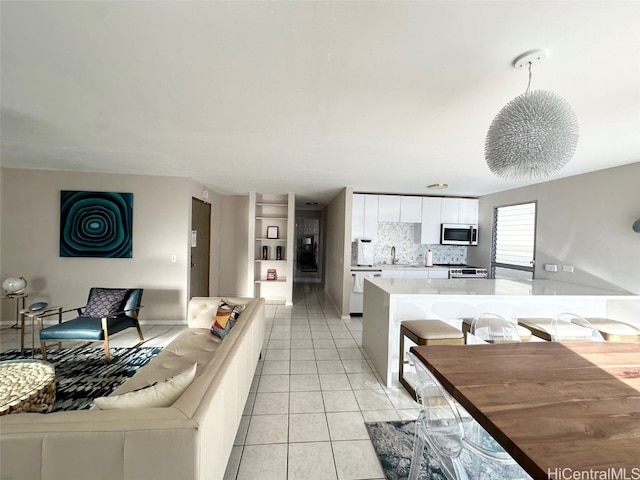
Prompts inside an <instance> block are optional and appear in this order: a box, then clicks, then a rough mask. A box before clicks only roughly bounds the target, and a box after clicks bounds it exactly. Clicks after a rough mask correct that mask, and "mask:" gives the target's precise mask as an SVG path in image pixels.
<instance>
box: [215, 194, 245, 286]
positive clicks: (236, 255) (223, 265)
mask: <svg viewBox="0 0 640 480" xmlns="http://www.w3.org/2000/svg"><path fill="white" fill-rule="evenodd" d="M220 215H221V218H220V225H221V228H220V229H219V230H220V239H219V251H220V267H219V269H218V276H219V277H220V278H219V285H220V287H219V292H220V293H219V294H220V295H221V296H236V297H253V295H254V288H253V286H254V284H253V278H252V279H251V280H249V275H248V267H249V257H248V253H247V252H248V251H249V197H248V196H232V195H228V196H223V197H221V209H220Z"/></svg>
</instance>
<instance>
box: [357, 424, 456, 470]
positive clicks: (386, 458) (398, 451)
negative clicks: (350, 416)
mask: <svg viewBox="0 0 640 480" xmlns="http://www.w3.org/2000/svg"><path fill="white" fill-rule="evenodd" d="M366 425H367V430H368V432H369V437H370V438H371V442H373V448H374V449H375V450H376V454H377V455H378V459H379V460H380V464H381V465H382V469H383V470H384V476H385V477H386V478H387V480H404V479H406V478H408V477H409V468H410V466H411V455H412V454H413V434H414V432H415V422H414V421H413V420H410V421H404V422H375V423H367V424H366ZM427 455H428V452H427V449H426V448H425V452H424V459H423V461H422V465H421V466H420V476H419V478H421V479H425V480H426V479H428V480H446V477H445V476H444V474H443V473H442V471H441V470H440V468H439V466H438V462H437V459H436V458H435V457H432V458H430V459H429V461H428V462H427V461H426V460H427Z"/></svg>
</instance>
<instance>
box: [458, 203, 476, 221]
mask: <svg viewBox="0 0 640 480" xmlns="http://www.w3.org/2000/svg"><path fill="white" fill-rule="evenodd" d="M459 202H460V203H459V204H458V223H468V224H469V225H477V224H478V200H477V199H474V198H461V199H459Z"/></svg>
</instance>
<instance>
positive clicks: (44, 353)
mask: <svg viewBox="0 0 640 480" xmlns="http://www.w3.org/2000/svg"><path fill="white" fill-rule="evenodd" d="M40 350H42V360H45V361H46V360H47V345H46V344H45V343H44V342H43V341H40Z"/></svg>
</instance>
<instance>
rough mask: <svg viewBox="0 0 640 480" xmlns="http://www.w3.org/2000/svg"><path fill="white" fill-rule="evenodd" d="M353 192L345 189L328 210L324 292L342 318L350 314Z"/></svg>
mask: <svg viewBox="0 0 640 480" xmlns="http://www.w3.org/2000/svg"><path fill="white" fill-rule="evenodd" d="M352 198H353V189H352V188H349V187H348V188H345V189H344V190H343V191H342V192H340V193H339V194H338V195H337V196H336V198H334V199H333V200H332V201H331V203H330V204H329V205H328V206H327V208H326V216H325V218H326V227H325V267H326V268H325V280H324V282H325V283H324V289H325V291H326V292H327V294H328V295H329V297H330V298H331V299H332V300H333V302H334V304H335V305H336V308H337V309H338V311H339V313H340V315H342V316H348V315H349V298H350V297H349V288H350V287H351V278H350V275H351V270H350V264H351V210H352V205H351V203H352Z"/></svg>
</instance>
